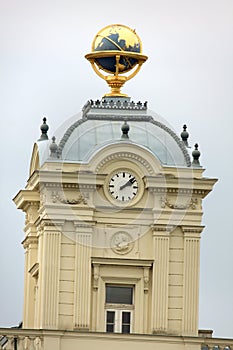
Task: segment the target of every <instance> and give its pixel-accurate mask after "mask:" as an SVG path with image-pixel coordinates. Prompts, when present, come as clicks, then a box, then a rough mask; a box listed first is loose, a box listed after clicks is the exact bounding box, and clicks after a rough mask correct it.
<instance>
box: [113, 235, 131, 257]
mask: <svg viewBox="0 0 233 350" xmlns="http://www.w3.org/2000/svg"><path fill="white" fill-rule="evenodd" d="M133 246H134V243H133V241H132V237H131V236H130V235H129V234H128V233H127V232H124V231H120V232H117V233H115V234H114V235H113V236H112V238H111V248H112V250H113V251H114V252H115V253H117V254H127V253H129V252H130V251H131V250H132V249H133Z"/></svg>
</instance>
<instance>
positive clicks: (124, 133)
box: [121, 121, 129, 140]
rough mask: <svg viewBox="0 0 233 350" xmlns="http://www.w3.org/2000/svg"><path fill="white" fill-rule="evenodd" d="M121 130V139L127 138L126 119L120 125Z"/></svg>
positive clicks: (127, 127)
mask: <svg viewBox="0 0 233 350" xmlns="http://www.w3.org/2000/svg"><path fill="white" fill-rule="evenodd" d="M121 131H122V135H121V138H122V139H123V140H125V139H128V138H129V135H128V133H129V124H128V123H127V121H125V122H124V124H123V125H122V127H121Z"/></svg>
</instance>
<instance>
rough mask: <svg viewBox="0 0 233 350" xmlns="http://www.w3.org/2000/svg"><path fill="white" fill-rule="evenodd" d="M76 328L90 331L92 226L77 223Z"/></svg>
mask: <svg viewBox="0 0 233 350" xmlns="http://www.w3.org/2000/svg"><path fill="white" fill-rule="evenodd" d="M75 226H76V248H75V267H76V269H75V282H74V327H75V328H77V329H87V330H88V329H90V303H91V250H92V249H91V245H92V230H93V228H92V226H91V225H88V224H83V223H78V222H76V223H75Z"/></svg>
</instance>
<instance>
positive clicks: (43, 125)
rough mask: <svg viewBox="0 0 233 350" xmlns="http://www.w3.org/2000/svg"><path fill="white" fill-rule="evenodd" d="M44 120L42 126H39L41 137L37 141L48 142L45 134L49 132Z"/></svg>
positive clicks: (44, 119)
mask: <svg viewBox="0 0 233 350" xmlns="http://www.w3.org/2000/svg"><path fill="white" fill-rule="evenodd" d="M46 120H47V119H46V118H45V117H44V118H43V124H42V125H41V127H40V130H41V136H40V138H39V140H38V141H44V140H48V135H47V132H48V130H49V126H48V125H47V124H46Z"/></svg>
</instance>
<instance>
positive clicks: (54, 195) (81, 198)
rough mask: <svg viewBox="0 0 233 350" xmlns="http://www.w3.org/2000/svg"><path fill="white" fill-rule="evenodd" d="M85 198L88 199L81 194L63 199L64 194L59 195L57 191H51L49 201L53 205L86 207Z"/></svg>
mask: <svg viewBox="0 0 233 350" xmlns="http://www.w3.org/2000/svg"><path fill="white" fill-rule="evenodd" d="M87 198H88V195H87V194H86V195H85V197H84V195H83V194H81V193H78V194H77V195H76V197H75V198H68V197H65V196H64V194H63V195H61V194H60V193H59V192H58V191H53V192H52V194H51V199H52V202H53V203H57V202H60V203H63V204H69V205H74V204H84V205H87Z"/></svg>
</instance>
